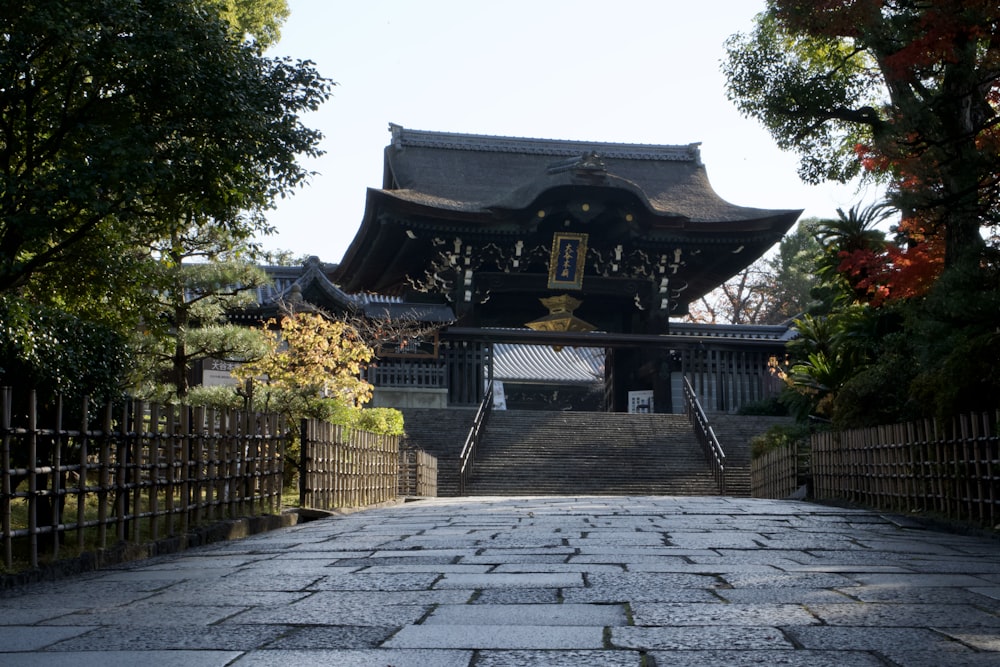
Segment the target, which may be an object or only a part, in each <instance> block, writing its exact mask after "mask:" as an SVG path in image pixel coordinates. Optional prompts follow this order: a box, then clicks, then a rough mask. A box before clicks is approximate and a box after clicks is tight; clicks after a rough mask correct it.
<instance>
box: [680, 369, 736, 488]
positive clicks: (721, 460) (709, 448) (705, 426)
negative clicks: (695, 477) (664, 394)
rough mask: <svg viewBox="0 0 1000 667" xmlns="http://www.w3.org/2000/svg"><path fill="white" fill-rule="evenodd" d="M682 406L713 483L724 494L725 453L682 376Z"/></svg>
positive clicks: (687, 381)
mask: <svg viewBox="0 0 1000 667" xmlns="http://www.w3.org/2000/svg"><path fill="white" fill-rule="evenodd" d="M684 406H685V408H686V409H687V415H688V419H689V420H690V421H691V425H692V426H694V432H695V435H696V436H697V438H698V442H700V443H701V447H702V449H703V450H704V451H705V457H706V458H707V459H708V462H709V464H710V465H711V466H712V474H713V476H714V477H715V483H716V485H717V486H718V488H719V493H720V494H722V495H726V453H725V452H724V451H723V450H722V445H720V444H719V439H718V438H717V437H715V430H714V429H713V428H712V426H711V425H710V424H709V423H708V416H707V415H706V414H705V410H704V409H702V407H701V402H700V401H699V400H698V395H697V394H696V393H695V392H694V387H692V386H691V381H690V380H689V379H688V378H687V376H684Z"/></svg>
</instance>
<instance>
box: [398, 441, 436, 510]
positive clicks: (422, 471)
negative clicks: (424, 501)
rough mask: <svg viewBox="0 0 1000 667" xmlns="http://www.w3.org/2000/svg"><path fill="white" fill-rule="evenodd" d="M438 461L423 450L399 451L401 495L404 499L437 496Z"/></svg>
mask: <svg viewBox="0 0 1000 667" xmlns="http://www.w3.org/2000/svg"><path fill="white" fill-rule="evenodd" d="M437 472H438V470H437V459H436V458H434V457H433V456H431V455H430V454H428V453H427V452H425V451H423V450H422V449H400V450H399V495H400V496H402V497H404V498H434V497H436V496H437Z"/></svg>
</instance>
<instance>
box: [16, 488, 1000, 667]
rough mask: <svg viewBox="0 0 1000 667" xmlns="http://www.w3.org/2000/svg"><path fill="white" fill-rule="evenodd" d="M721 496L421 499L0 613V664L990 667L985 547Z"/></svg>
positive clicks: (142, 569) (41, 593)
mask: <svg viewBox="0 0 1000 667" xmlns="http://www.w3.org/2000/svg"><path fill="white" fill-rule="evenodd" d="M899 523H900V522H894V521H892V520H890V519H889V518H885V517H882V516H880V515H878V514H875V513H871V512H864V511H854V510H844V509H836V508H829V507H823V506H817V505H812V504H807V503H801V502H791V501H766V500H749V499H731V498H728V499H727V498H661V497H636V498H603V497H602V498H569V497H561V498H477V499H467V498H464V499H436V500H427V501H420V502H415V503H409V504H406V505H398V506H394V507H389V508H381V509H373V510H367V511H363V512H359V513H356V514H351V515H347V516H340V517H334V518H330V519H323V520H319V521H313V522H310V523H305V524H301V525H298V526H295V527H293V528H288V529H283V530H279V531H276V532H272V533H267V534H263V535H258V536H255V537H252V538H248V539H244V540H239V541H234V542H228V543H221V544H215V545H211V546H208V547H203V548H198V549H194V550H191V551H188V552H185V553H182V554H178V555H172V556H165V557H159V558H155V559H152V560H149V561H143V562H138V563H133V564H130V565H128V566H124V567H120V568H117V569H114V570H108V571H104V572H98V573H93V574H88V575H85V576H82V577H79V578H77V579H73V580H64V581H60V582H57V583H53V584H40V585H36V586H33V587H31V588H29V589H28V590H27V591H18V592H17V594H8V595H6V596H5V597H2V598H0V665H4V666H6V667H15V666H21V665H44V666H45V667H53V666H56V667H58V666H61V665H67V666H68V665H72V666H73V667H88V666H100V667H117V666H119V665H121V666H126V665H127V666H128V667H133V666H134V665H142V664H149V665H156V667H173V666H175V665H176V666H184V667H192V666H193V667H200V666H222V665H233V666H234V667H264V666H272V665H273V666H278V665H282V666H283V665H295V666H297V667H310V666H313V665H324V666H326V665H336V666H354V665H358V666H364V667H370V666H373V667H390V666H391V667H438V666H440V667H445V666H447V667H466V666H472V665H474V666H475V667H508V666H513V665H545V666H547V667H551V666H556V667H558V666H572V667H578V666H586V665H595V666H600V667H618V666H624V665H629V666H642V665H645V666H647V667H648V666H652V665H659V666H661V667H662V666H665V665H681V666H700V665H705V666H708V665H711V666H713V667H715V666H718V665H726V666H731V665H803V666H805V665H808V666H809V667H816V666H824V665H829V666H831V667H832V666H837V667H854V666H861V665H864V666H875V665H880V666H887V665H914V666H923V665H926V666H928V667H930V666H933V667H940V666H942V665H948V666H951V665H983V666H985V665H993V666H996V665H1000V542H998V541H996V540H993V539H991V538H986V537H969V536H961V535H953V534H946V533H939V532H933V531H928V530H919V529H915V528H913V527H900V525H899Z"/></svg>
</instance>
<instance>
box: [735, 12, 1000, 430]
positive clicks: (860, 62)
mask: <svg viewBox="0 0 1000 667" xmlns="http://www.w3.org/2000/svg"><path fill="white" fill-rule="evenodd" d="M723 71H724V74H725V76H726V78H727V94H728V96H729V98H730V99H731V100H732V101H733V102H734V103H735V104H736V105H737V106H738V107H739V109H740V110H741V111H742V112H743V113H744V114H745V115H747V116H750V117H753V118H756V119H758V120H760V121H761V122H762V123H763V124H764V125H765V127H767V129H768V130H769V131H770V132H771V134H772V136H773V137H774V139H775V141H776V142H777V144H778V145H779V147H781V148H783V149H787V150H791V151H795V152H796V153H798V155H799V157H800V162H799V174H800V176H801V177H802V179H803V180H805V181H806V182H809V183H820V182H822V181H826V180H835V181H840V182H850V181H854V180H856V179H861V180H862V182H864V181H874V182H876V183H879V184H881V185H882V186H884V188H885V192H886V203H887V205H888V206H889V207H891V208H892V210H893V211H894V212H895V214H896V215H899V216H900V218H901V219H900V221H899V222H898V223H897V225H896V227H895V229H894V230H893V231H894V232H895V234H894V237H893V238H891V239H886V238H885V236H886V235H885V233H884V232H882V231H880V230H878V229H874V230H872V229H865V228H864V226H857V225H855V226H854V227H853V228H852V226H851V224H846V223H857V222H859V220H850V219H846V220H845V218H849V216H844V215H842V216H841V220H840V221H837V220H833V221H826V222H829V223H830V224H829V225H827V227H826V229H827V230H828V231H830V232H831V236H830V237H829V238H825V239H824V238H823V237H822V236H821V237H820V241H821V242H822V243H823V245H824V248H825V254H824V260H823V261H824V263H825V264H824V265H823V266H822V267H821V271H825V273H824V274H823V278H824V280H823V282H824V283H825V284H826V285H827V286H828V287H830V288H831V293H832V294H833V295H834V296H833V298H832V300H829V301H824V303H823V306H824V308H826V310H825V311H823V312H818V313H816V315H817V318H818V321H822V322H824V323H825V325H829V327H830V329H831V331H834V332H835V335H834V337H833V340H834V341H837V342H838V345H845V344H846V341H851V342H852V344H853V343H859V342H862V341H864V342H863V345H862V347H861V348H860V349H862V350H863V352H864V353H863V354H860V355H853V356H852V355H847V354H844V353H843V352H844V350H842V349H834V350H833V353H835V354H834V356H833V357H830V358H831V359H833V358H836V359H839V360H840V361H839V362H838V364H839V365H837V368H838V369H839V371H842V372H839V374H838V375H837V377H838V378H839V381H838V383H837V384H836V386H827V391H829V392H831V393H830V395H829V396H828V398H829V405H830V406H832V408H831V413H830V415H831V416H832V417H833V419H834V421H839V423H840V424H841V425H848V424H851V423H853V424H860V423H866V424H870V423H886V422H884V421H882V420H884V419H887V418H891V417H892V415H896V416H902V415H908V416H907V417H906V418H910V417H912V416H914V414H915V411H916V414H918V415H927V414H937V415H938V416H945V415H953V414H955V413H956V412H959V411H967V410H991V409H995V408H996V407H997V404H998V403H997V401H1000V235H998V230H1000V5H998V4H997V2H996V0H768V2H767V6H766V9H765V11H764V12H762V13H761V14H759V15H758V16H757V18H756V19H755V27H754V29H753V31H752V32H750V33H749V34H741V35H735V36H733V37H732V38H731V39H730V40H729V42H728V43H727V58H726V61H725V62H724V64H723ZM851 210H852V214H853V213H857V211H855V209H851ZM858 325H860V326H858ZM800 334H801V331H800ZM793 356H794V355H793ZM797 361H798V363H799V366H800V370H802V371H803V372H804V374H805V375H808V374H809V373H812V375H814V376H816V377H819V376H821V375H822V373H821V372H820V371H822V370H823V368H825V366H824V365H823V364H822V363H818V362H819V361H822V360H819V359H818V358H817V359H798V360H797ZM814 361H815V362H817V363H813V362H814ZM810 364H812V365H810ZM805 371H808V373H805ZM889 397H891V398H889ZM890 403H891V404H892V405H891V406H889V405H888V404H890ZM812 407H813V408H815V406H812Z"/></svg>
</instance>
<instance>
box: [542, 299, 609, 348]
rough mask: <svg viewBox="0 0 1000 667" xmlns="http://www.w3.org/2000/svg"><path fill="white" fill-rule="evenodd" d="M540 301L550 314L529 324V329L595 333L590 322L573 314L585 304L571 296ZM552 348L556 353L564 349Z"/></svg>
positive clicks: (559, 346)
mask: <svg viewBox="0 0 1000 667" xmlns="http://www.w3.org/2000/svg"><path fill="white" fill-rule="evenodd" d="M539 301H541V302H542V305H543V306H545V307H546V308H548V309H549V314H548V315H546V316H545V317H540V318H538V319H537V320H533V321H531V322H528V323H527V324H526V325H525V326H526V327H528V328H529V329H534V330H535V331H555V332H568V331H593V330H594V329H596V328H597V327H595V326H594V325H593V324H591V323H590V322H587V321H585V320H581V319H580V318H579V317H577V316H576V315H574V314H573V311H574V310H576V309H577V308H579V307H580V306H581V305H582V304H583V302H582V301H580V300H579V299H576V298H573V297H572V296H570V295H569V294H560V295H559V296H550V297H547V298H545V299H539ZM552 347H553V349H554V350H555V351H556V352H558V351H559V350H561V349H562V345H553V346H552Z"/></svg>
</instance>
